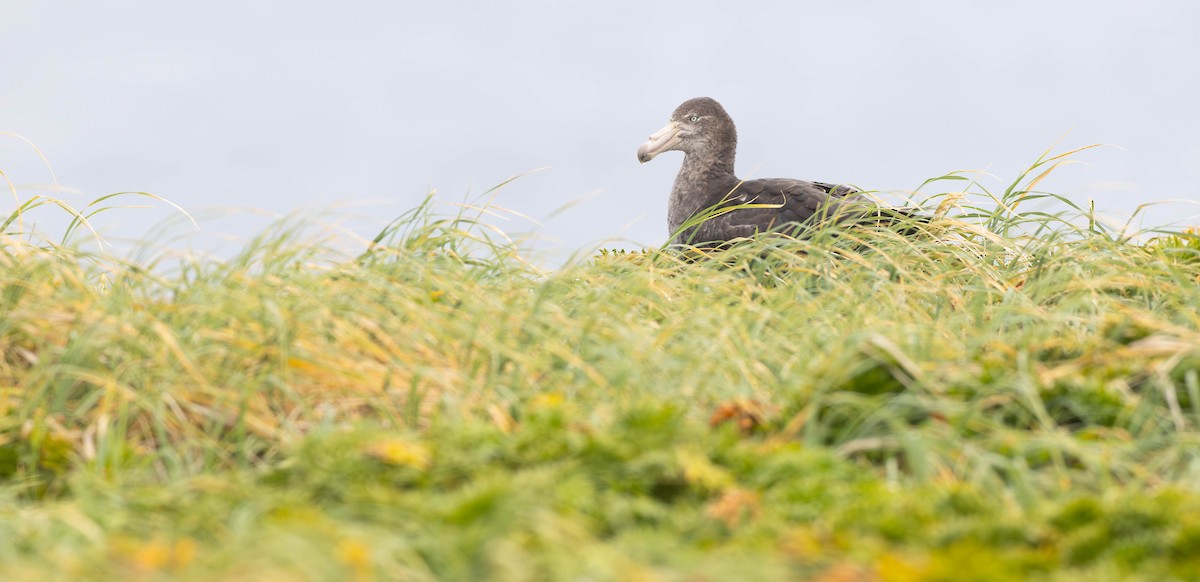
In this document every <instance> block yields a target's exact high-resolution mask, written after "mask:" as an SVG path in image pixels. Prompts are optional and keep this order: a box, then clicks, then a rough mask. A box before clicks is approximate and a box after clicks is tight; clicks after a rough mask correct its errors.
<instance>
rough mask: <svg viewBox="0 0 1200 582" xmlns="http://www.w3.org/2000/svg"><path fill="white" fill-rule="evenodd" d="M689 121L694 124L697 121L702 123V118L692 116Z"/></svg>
mask: <svg viewBox="0 0 1200 582" xmlns="http://www.w3.org/2000/svg"><path fill="white" fill-rule="evenodd" d="M688 121H690V122H692V123H696V122H697V121H700V116H699V115H693V116H691V117H689V118H688Z"/></svg>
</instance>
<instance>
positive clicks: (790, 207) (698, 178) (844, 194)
mask: <svg viewBox="0 0 1200 582" xmlns="http://www.w3.org/2000/svg"><path fill="white" fill-rule="evenodd" d="M670 150H678V151H682V152H683V154H684V155H683V166H682V167H680V168H679V175H678V176H676V177H675V187H674V188H672V189H671V200H670V202H669V203H668V206H667V225H668V227H669V228H670V230H671V233H672V234H673V235H675V240H674V241H672V242H674V243H676V244H704V243H710V244H711V243H718V244H719V243H724V242H727V241H729V240H731V239H735V238H739V237H748V236H752V235H754V234H757V233H759V232H766V231H772V230H776V231H778V230H785V231H786V230H787V229H789V228H792V229H795V228H798V227H800V226H801V225H809V224H813V223H815V222H818V221H820V220H821V219H831V220H835V221H838V222H844V221H854V222H864V221H865V222H868V223H872V224H880V223H883V224H887V223H891V222H899V221H904V220H908V219H911V218H915V219H916V220H918V221H921V220H925V219H923V218H922V217H910V216H909V214H910V212H911V209H907V208H893V209H886V208H884V207H881V206H879V205H877V204H875V203H874V202H873V201H871V200H870V199H868V198H867V197H865V196H863V195H862V194H861V193H860V192H859V190H858V189H856V188H852V187H850V186H839V185H835V184H825V183H822V182H807V181H804V180H790V179H781V178H768V179H758V180H739V179H738V178H737V175H736V174H735V173H734V169H733V160H734V156H735V155H736V153H737V130H736V129H735V128H734V126H733V119H731V118H730V117H729V114H728V113H725V109H724V108H723V107H721V104H720V103H717V102H716V101H715V100H713V99H710V98H708V97H697V98H695V99H690V100H688V101H685V102H684V103H683V105H680V106H679V107H678V108H677V109H675V112H674V113H672V114H671V121H670V122H669V123H667V126H666V127H664V128H662V129H660V130H658V132H657V133H655V134H654V135H652V136H650V139H649V141H647V142H646V143H644V144H642V146H641V147H639V148H638V160H639V161H640V162H642V163H646V162H648V161H650V160H651V159H653V158H654V156H657V155H658V154H660V153H662V152H665V151H670ZM738 205H752V207H748V208H739V209H736V210H732V211H727V212H723V213H722V212H720V211H718V212H714V213H713V216H712V218H710V219H709V220H707V221H705V222H702V223H700V224H698V225H695V226H692V227H690V228H688V229H687V230H686V231H681V230H680V228H681V227H682V226H683V225H684V223H685V222H687V221H688V219H690V218H692V217H693V216H696V215H698V214H700V213H704V212H705V211H706V210H710V209H717V208H721V207H729V206H738ZM814 217H816V218H814ZM864 219H865V220H864Z"/></svg>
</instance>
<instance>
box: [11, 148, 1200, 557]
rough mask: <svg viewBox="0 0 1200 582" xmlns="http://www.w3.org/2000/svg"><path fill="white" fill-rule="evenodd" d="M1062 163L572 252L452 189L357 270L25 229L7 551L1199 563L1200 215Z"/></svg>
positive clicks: (281, 235)
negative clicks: (551, 246)
mask: <svg viewBox="0 0 1200 582" xmlns="http://www.w3.org/2000/svg"><path fill="white" fill-rule="evenodd" d="M1057 160H1058V158H1050V159H1048V160H1040V161H1039V162H1038V165H1035V166H1034V168H1031V171H1030V172H1028V173H1027V174H1026V175H1024V176H1022V177H1020V178H1019V179H1018V180H1017V181H1015V182H1014V184H1013V185H1012V186H1010V187H1009V188H1008V189H1007V190H1006V191H1005V192H1004V193H1000V194H996V195H994V196H992V195H991V194H990V193H988V192H986V191H984V192H980V191H979V190H978V186H977V185H973V184H971V185H968V188H966V189H967V190H972V189H974V190H972V192H971V196H975V197H982V198H984V199H985V200H987V199H989V198H990V200H988V201H990V202H991V204H981V205H980V206H978V207H976V206H971V205H967V203H966V201H967V200H970V199H971V198H970V196H969V197H968V198H965V199H962V200H959V199H958V194H957V193H947V194H943V195H938V196H933V197H931V198H930V199H929V201H928V202H929V206H930V208H932V207H935V206H940V208H939V210H938V212H939V216H940V218H939V219H938V220H937V221H935V222H934V224H933V225H932V226H931V227H930V228H929V229H928V230H929V232H928V233H927V234H925V235H922V236H917V237H913V238H910V239H903V238H900V237H898V236H896V235H894V234H890V233H888V232H875V231H870V230H865V229H864V230H856V231H854V232H851V233H849V234H846V233H842V235H841V236H832V233H820V232H818V233H815V235H814V236H813V238H812V239H809V240H802V241H796V240H789V239H783V238H769V237H763V238H761V239H759V240H754V241H748V242H745V243H742V244H739V245H736V246H734V247H733V248H731V249H729V250H726V251H723V252H717V253H709V254H708V255H696V254H691V255H688V254H680V253H677V252H674V251H663V250H652V251H647V252H642V253H619V252H618V253H610V252H605V253H601V254H600V255H598V256H597V257H595V258H594V259H592V260H590V261H586V262H582V263H580V264H574V265H568V266H566V267H563V268H561V269H558V270H555V271H552V272H548V273H547V272H542V271H540V270H538V269H536V268H534V267H532V266H530V265H529V264H528V263H527V262H526V261H525V260H524V259H523V258H522V256H521V253H520V249H519V248H517V247H516V246H515V245H512V244H510V243H508V242H506V240H505V239H504V238H503V237H502V236H500V235H497V234H496V233H494V232H493V231H491V230H489V229H488V228H486V227H484V226H482V225H481V224H480V223H479V222H477V221H476V220H474V219H473V218H472V217H470V216H466V215H459V216H453V217H439V216H435V215H432V214H430V213H429V212H428V206H427V205H425V206H422V207H421V208H419V209H417V210H415V211H414V212H412V213H411V214H409V215H406V216H404V217H401V219H399V220H397V221H396V222H395V223H393V224H392V225H391V226H389V227H388V228H387V229H386V230H385V231H384V232H382V233H381V234H380V236H379V238H378V239H377V240H376V244H375V245H373V246H372V248H371V249H370V250H368V251H367V252H366V253H364V254H363V255H362V256H360V257H358V258H356V259H355V258H341V257H336V256H332V255H331V254H330V253H329V252H328V251H327V250H326V249H324V248H323V247H322V246H321V245H320V244H318V243H315V242H312V241H310V240H306V239H305V237H303V236H301V235H300V234H299V233H300V232H302V231H301V229H300V228H299V227H298V226H297V225H296V224H294V223H285V224H283V225H281V226H280V227H279V228H277V229H274V230H272V231H269V232H266V233H264V234H263V235H261V236H260V237H259V238H257V239H256V240H254V241H253V242H252V243H251V244H249V245H248V246H247V247H246V249H245V250H244V251H243V252H242V253H241V254H239V255H238V256H236V257H234V258H232V259H229V260H225V261H216V260H209V259H200V258H195V259H188V258H185V259H177V258H172V257H171V256H170V255H168V254H166V253H163V254H161V255H158V256H155V255H153V254H150V255H143V256H142V258H141V259H139V260H138V261H137V262H123V261H118V260H115V259H113V258H111V257H107V256H103V255H97V254H87V253H84V252H82V251H78V250H72V249H71V248H70V247H63V246H58V245H52V244H34V243H31V242H29V240H28V239H23V240H17V239H15V238H12V237H9V238H6V239H5V240H4V244H3V251H2V252H0V275H2V279H0V352H2V354H3V359H2V361H0V575H3V576H4V578H5V579H14V580H15V579H49V578H78V579H104V580H110V579H167V578H170V579H196V580H211V579H235V580H240V579H244V580H273V579H314V580H344V579H375V578H385V579H403V580H432V579H452V580H471V579H497V580H543V579H581V580H582V579H586V580H731V579H744V580H754V579H816V580H829V581H833V580H894V581H901V580H1023V579H1050V580H1104V579H1109V580H1117V579H1120V580H1133V579H1140V580H1164V579H1173V578H1175V579H1198V578H1200V488H1198V486H1197V483H1200V429H1198V427H1200V314H1198V307H1200V242H1198V241H1200V237H1197V235H1196V233H1195V232H1191V233H1188V232H1180V233H1173V234H1171V233H1168V234H1163V235H1162V236H1158V237H1155V238H1152V239H1150V240H1148V241H1135V240H1132V239H1130V238H1129V237H1127V236H1125V235H1124V234H1123V233H1122V232H1120V231H1119V230H1114V229H1111V228H1108V227H1106V226H1104V225H1103V223H1102V222H1100V221H1098V220H1096V219H1095V217H1094V216H1093V215H1092V214H1091V212H1090V210H1087V209H1082V208H1076V207H1073V206H1072V205H1071V203H1070V202H1069V201H1066V200H1061V199H1055V197H1052V196H1049V195H1045V194H1041V193H1038V192H1036V191H1034V186H1036V183H1037V181H1039V180H1040V179H1041V178H1042V177H1043V176H1044V175H1042V174H1040V172H1041V171H1043V170H1045V169H1046V168H1052V167H1053V165H1054V164H1055V163H1057ZM959 179H960V177H958V176H953V175H952V176H945V177H943V178H942V179H941V181H940V182H937V183H938V184H946V183H949V184H952V185H953V184H955V183H956V182H954V181H955V180H959ZM1039 197H1041V198H1043V199H1044V200H1050V201H1053V202H1055V203H1056V204H1058V205H1060V206H1061V207H1063V208H1065V209H1066V210H1067V212H1066V213H1055V212H1048V211H1046V210H1044V209H1042V210H1037V211H1033V210H1026V211H1025V212H1021V211H1019V210H1018V209H1017V206H1018V205H1024V206H1025V207H1028V206H1029V205H1031V203H1032V201H1033V200H1035V199H1037V198H1039ZM13 223H14V221H13V220H11V219H10V220H9V222H8V223H7V224H13Z"/></svg>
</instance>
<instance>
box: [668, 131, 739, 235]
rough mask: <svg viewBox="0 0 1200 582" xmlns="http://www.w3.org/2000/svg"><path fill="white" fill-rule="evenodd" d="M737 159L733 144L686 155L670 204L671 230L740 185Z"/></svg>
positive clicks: (669, 225)
mask: <svg viewBox="0 0 1200 582" xmlns="http://www.w3.org/2000/svg"><path fill="white" fill-rule="evenodd" d="M733 162H734V148H732V147H729V148H724V149H723V151H718V152H703V153H688V154H685V155H684V157H683V165H682V166H681V167H680V168H679V175H677V176H675V187H674V188H672V189H671V200H670V202H669V204H668V206H667V224H668V227H669V228H670V229H671V232H675V231H676V230H678V229H679V227H680V226H682V225H683V223H684V221H686V220H687V219H688V218H691V217H692V215H694V214H696V213H697V212H700V211H701V210H704V209H706V208H708V207H710V206H713V205H714V204H717V203H718V202H720V201H721V199H722V198H723V197H724V196H725V195H727V194H728V193H729V191H730V190H732V189H733V188H734V187H735V186H736V185H737V183H738V179H737V177H736V175H735V174H734V172H733Z"/></svg>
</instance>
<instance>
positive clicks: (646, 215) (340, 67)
mask: <svg viewBox="0 0 1200 582" xmlns="http://www.w3.org/2000/svg"><path fill="white" fill-rule="evenodd" d="M1197 25H1200V2H1192V1H1188V0H1178V1H1165V0H1164V1H1146V2H1097V1H1095V0H1070V1H1055V2H1042V1H1037V2H1022V1H1018V2H1003V3H999V2H987V3H984V2H970V3H968V2H961V1H944V2H942V1H939V2H903V3H901V2H868V1H828V2H776V3H737V4H736V5H735V3H732V2H730V3H715V2H696V1H689V2H649V1H645V0H643V1H638V2H631V1H622V2H594V3H583V2H565V1H556V2H550V1H545V2H524V3H521V4H519V5H506V4H504V3H499V2H474V3H450V2H420V3H415V2H406V3H400V2H355V3H334V2H308V1H296V0H289V1H286V2H284V1H257V2H247V1H238V2H232V1H224V0H222V1H210V2H203V3H180V2H160V1H148V0H147V1H127V0H111V1H108V2H87V3H84V2H60V1H39V2H17V1H15V0H6V1H5V2H4V8H3V14H2V17H0V132H12V133H15V134H19V135H21V136H24V137H25V138H28V139H29V140H31V141H32V142H34V143H35V144H36V145H37V146H38V147H39V148H40V149H41V151H42V152H43V153H44V154H45V156H46V157H47V158H48V159H49V161H50V163H51V164H52V166H53V168H54V170H55V172H56V173H57V177H58V180H59V182H60V183H61V184H62V185H63V186H67V187H70V188H74V189H76V190H78V191H79V193H78V194H69V195H66V198H68V199H69V200H72V201H75V202H78V201H86V200H91V199H93V198H95V197H97V196H100V195H103V194H107V193H111V192H117V191H124V190H141V191H148V192H153V193H155V194H158V195H161V196H164V197H166V198H169V199H170V200H172V201H174V202H176V203H178V204H179V205H181V206H183V207H185V208H187V209H188V210H189V211H193V212H195V213H197V214H198V215H200V216H208V215H209V214H210V213H209V212H207V211H206V210H205V209H209V208H217V209H224V208H229V207H239V208H254V209H261V210H265V211H268V212H270V213H287V212H290V211H293V210H298V209H320V208H326V207H331V206H334V205H341V207H342V208H341V209H340V210H335V211H333V212H332V214H331V215H332V216H351V215H363V216H366V217H367V219H366V220H365V221H359V222H355V223H352V224H353V228H356V229H358V230H359V231H361V232H363V233H364V234H373V232H369V233H368V231H370V228H371V223H372V221H374V223H375V224H382V223H383V222H385V221H386V220H387V219H388V218H390V217H392V216H396V215H398V214H400V213H401V212H403V211H404V210H407V209H408V208H411V207H412V206H413V205H415V204H416V203H417V202H419V201H420V200H421V199H422V197H423V196H424V195H425V193H426V192H427V191H428V190H430V189H437V190H438V191H439V196H440V199H441V200H443V201H445V202H455V201H460V200H462V199H463V197H464V196H466V195H467V194H468V193H472V194H477V193H481V192H483V191H485V190H486V189H488V188H489V187H491V186H493V185H495V184H497V183H499V182H501V181H503V180H505V179H507V178H508V177H510V176H512V175H514V174H521V173H524V172H527V171H530V170H534V169H537V168H543V167H545V168H547V169H545V170H542V171H540V172H537V173H534V174H531V175H528V176H525V177H522V178H520V179H519V180H517V181H515V182H514V183H512V184H510V185H509V186H507V187H506V188H505V189H504V190H503V191H502V192H501V193H500V195H499V196H498V198H497V200H496V203H497V204H499V205H501V206H505V207H508V208H512V209H515V210H518V211H520V212H523V213H526V214H528V215H530V216H531V217H533V218H535V219H538V220H540V221H542V222H544V224H545V226H544V227H540V226H536V225H533V224H530V223H528V222H522V221H513V222H510V223H504V222H499V223H498V224H500V225H501V226H502V227H503V228H506V229H509V230H512V231H513V232H530V231H532V232H536V233H537V234H538V235H539V237H540V239H541V241H540V242H539V243H538V247H539V248H541V249H543V251H544V252H545V253H546V254H547V255H548V256H557V257H563V256H566V255H568V254H570V253H571V252H573V251H576V250H579V249H584V248H588V247H590V246H592V245H596V244H601V243H603V244H605V245H606V246H637V245H658V244H661V243H662V242H663V241H664V240H665V239H666V237H667V233H666V203H667V193H668V191H669V189H670V187H671V182H672V180H673V179H674V174H675V172H676V171H677V170H678V167H679V162H680V157H681V155H680V154H667V155H663V156H660V157H659V158H657V159H655V160H654V161H653V162H652V163H650V164H647V165H645V166H639V165H638V163H637V161H636V156H635V152H636V149H637V147H638V145H639V144H640V143H641V142H642V141H643V140H645V138H646V136H647V135H648V134H650V133H652V132H654V131H655V130H657V129H658V128H660V127H661V126H662V125H663V124H664V123H665V122H666V119H667V117H668V115H669V114H670V112H671V111H672V110H673V109H674V108H675V106H676V105H678V104H679V103H680V102H682V101H684V100H685V99H688V98H691V97H696V96H700V95H708V96H711V97H713V98H716V99H717V100H719V101H721V102H722V103H723V104H724V105H725V107H726V109H727V110H728V111H729V113H730V114H731V115H732V116H733V118H734V120H735V121H736V122H737V125H738V130H739V136H740V148H739V155H738V168H739V171H740V173H741V174H742V175H743V176H748V175H752V176H755V177H794V178H806V179H815V180H821V181H826V182H847V183H853V184H856V185H858V186H860V187H863V188H869V189H878V190H896V191H903V190H911V189H913V188H915V187H916V186H918V185H919V184H920V183H921V182H922V181H923V180H924V179H926V178H929V177H933V176H937V175H941V174H944V173H946V172H949V171H953V170H971V169H980V170H987V171H989V172H990V173H992V174H995V175H996V176H997V178H995V179H985V181H984V183H985V185H987V186H989V187H993V188H995V189H998V190H1002V189H1003V184H1005V183H1007V181H1009V180H1011V179H1012V178H1013V177H1015V176H1016V175H1017V174H1018V173H1019V172H1020V170H1021V169H1023V168H1025V167H1026V166H1028V165H1029V164H1030V163H1031V162H1032V161H1033V160H1034V159H1036V158H1037V156H1038V155H1039V154H1041V152H1042V151H1044V150H1045V149H1047V148H1049V147H1051V146H1052V145H1053V144H1054V143H1055V142H1056V141H1058V140H1059V139H1060V138H1062V142H1061V144H1060V145H1059V146H1058V147H1059V149H1061V150H1066V149H1069V148H1073V147H1078V146H1083V145H1087V144H1092V143H1108V144H1114V145H1115V146H1119V148H1117V147H1113V148H1104V149H1100V150H1093V151H1091V152H1087V153H1085V154H1083V155H1081V156H1080V159H1081V160H1082V161H1084V162H1086V163H1085V164H1079V165H1075V166H1071V167H1067V168H1064V169H1061V170H1060V171H1059V172H1058V173H1057V175H1056V176H1055V177H1054V178H1053V179H1051V180H1049V181H1048V182H1046V183H1044V184H1043V186H1044V187H1045V188H1046V189H1048V190H1052V191H1055V192H1057V193H1060V194H1063V195H1066V196H1068V197H1070V198H1072V199H1074V200H1076V201H1079V202H1081V203H1085V202H1086V201H1087V200H1088V199H1095V200H1096V204H1097V207H1098V208H1099V209H1100V210H1101V211H1102V212H1104V213H1105V214H1107V215H1110V216H1113V217H1115V218H1119V219H1120V218H1124V217H1127V216H1128V215H1129V213H1130V212H1132V210H1133V209H1134V208H1135V207H1136V206H1137V205H1138V204H1142V203H1146V202H1152V201H1160V200H1168V199H1174V200H1191V201H1193V203H1191V204H1188V203H1183V202H1179V203H1174V204H1171V205H1167V206H1161V207H1156V208H1155V209H1154V210H1152V211H1151V213H1150V214H1149V215H1148V217H1149V218H1148V219H1147V221H1145V222H1146V225H1147V226H1149V225H1152V224H1162V223H1167V222H1172V221H1176V222H1182V223H1184V224H1200V218H1198V215H1200V207H1198V206H1197V205H1196V204H1195V201H1200V187H1198V186H1197V184H1200V115H1197V112H1196V110H1197V108H1196V105H1195V103H1196V102H1198V101H1200V40H1198V39H1200V35H1197V34H1196V28H1197ZM1064 135H1065V137H1064ZM0 171H3V172H4V173H5V174H6V175H7V176H8V178H9V179H10V180H12V181H13V182H15V183H17V184H18V186H19V187H20V188H21V192H20V193H21V195H22V196H29V195H32V194H34V193H37V192H40V191H42V190H39V189H38V185H39V184H47V183H50V182H51V178H50V174H49V171H48V170H47V169H46V168H45V166H44V164H43V163H42V162H41V160H40V159H39V158H38V155H37V154H36V153H35V152H34V151H33V150H32V149H30V148H29V147H28V146H27V145H25V143H24V142H21V141H20V140H18V139H16V138H13V137H10V136H0ZM947 187H950V185H947ZM6 199H9V200H11V196H8V197H6ZM570 203H574V205H573V206H570V207H569V208H568V209H566V210H564V211H563V212H561V213H558V214H553V211H554V210H555V209H558V208H560V207H563V206H564V205H568V204H570ZM8 204H9V205H8V206H5V208H9V207H10V205H11V203H8ZM7 212H8V211H7V210H6V211H5V213H7ZM160 216H161V214H160V213H155V212H139V211H124V212H122V213H115V214H114V215H112V216H111V217H110V218H107V219H105V220H103V221H100V222H101V224H102V225H103V226H104V228H105V230H106V231H107V232H108V233H109V234H110V236H114V237H120V236H123V235H127V236H140V233H142V232H144V230H145V229H146V228H147V226H148V225H149V223H152V222H156V221H157V220H158V219H159V217H160ZM43 220H45V221H46V224H50V223H52V219H49V218H47V219H43ZM260 225H261V223H260V222H256V221H254V220H244V219H235V220H229V219H226V220H207V221H205V222H204V224H203V228H204V232H203V233H202V234H201V239H203V238H204V237H216V236H217V235H218V234H220V233H228V234H233V235H237V236H242V237H245V236H249V235H252V234H253V233H254V231H255V230H257V229H258V228H261V226H260ZM610 239H620V241H623V242H604V241H606V240H610Z"/></svg>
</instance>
